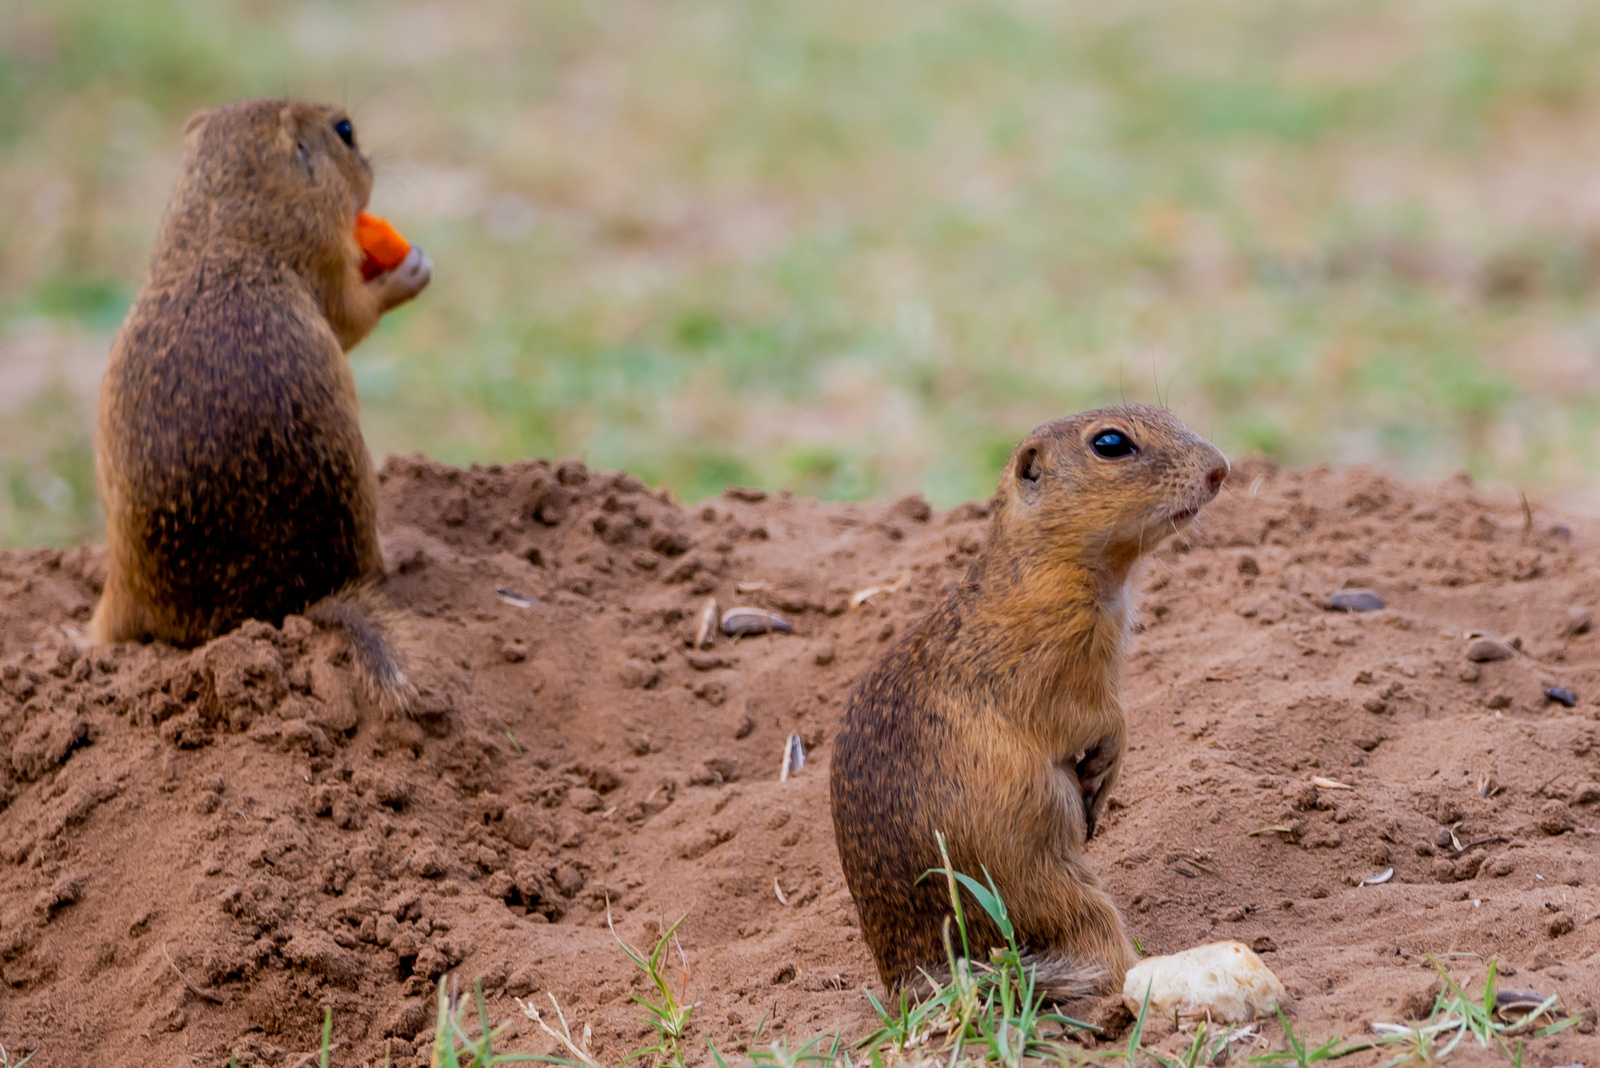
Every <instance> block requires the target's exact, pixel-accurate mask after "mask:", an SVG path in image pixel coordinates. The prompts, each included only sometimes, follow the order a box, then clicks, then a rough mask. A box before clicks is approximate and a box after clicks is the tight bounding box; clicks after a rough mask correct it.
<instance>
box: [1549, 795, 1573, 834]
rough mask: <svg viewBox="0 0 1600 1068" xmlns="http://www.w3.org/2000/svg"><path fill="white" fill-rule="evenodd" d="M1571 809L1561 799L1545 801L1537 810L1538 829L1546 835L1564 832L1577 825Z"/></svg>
mask: <svg viewBox="0 0 1600 1068" xmlns="http://www.w3.org/2000/svg"><path fill="white" fill-rule="evenodd" d="M1577 825H1578V821H1577V820H1576V819H1575V818H1574V817H1573V815H1572V809H1570V808H1568V807H1567V805H1566V803H1565V802H1563V801H1547V802H1545V805H1544V807H1543V808H1541V809H1540V810H1539V829H1540V830H1541V831H1543V832H1544V833H1545V834H1548V835H1552V836H1554V835H1558V834H1566V833H1567V832H1568V831H1571V830H1572V829H1574V828H1575V827H1577Z"/></svg>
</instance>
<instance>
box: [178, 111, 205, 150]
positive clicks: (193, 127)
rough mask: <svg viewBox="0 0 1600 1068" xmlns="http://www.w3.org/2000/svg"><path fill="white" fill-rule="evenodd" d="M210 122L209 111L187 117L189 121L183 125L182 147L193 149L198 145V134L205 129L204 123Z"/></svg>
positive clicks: (198, 112)
mask: <svg viewBox="0 0 1600 1068" xmlns="http://www.w3.org/2000/svg"><path fill="white" fill-rule="evenodd" d="M210 121H211V112H210V111H197V112H195V113H194V114H193V115H190V116H189V121H188V122H186V123H184V124H183V147H184V148H190V149H192V148H194V146H195V145H197V144H199V143H200V134H201V131H203V130H204V129H205V128H206V123H208V122H210Z"/></svg>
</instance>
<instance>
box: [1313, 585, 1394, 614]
mask: <svg viewBox="0 0 1600 1068" xmlns="http://www.w3.org/2000/svg"><path fill="white" fill-rule="evenodd" d="M1327 603H1328V609H1329V611H1333V612H1376V611H1378V610H1379V609H1380V608H1383V607H1384V601H1383V598H1382V597H1379V596H1378V595H1377V594H1375V593H1373V592H1372V591H1371V590H1340V591H1339V592H1337V593H1333V594H1329V595H1328V602H1327Z"/></svg>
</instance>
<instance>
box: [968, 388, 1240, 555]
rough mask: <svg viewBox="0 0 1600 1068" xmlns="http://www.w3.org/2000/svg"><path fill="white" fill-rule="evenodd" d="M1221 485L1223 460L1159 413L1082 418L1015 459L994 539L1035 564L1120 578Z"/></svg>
mask: <svg viewBox="0 0 1600 1068" xmlns="http://www.w3.org/2000/svg"><path fill="white" fill-rule="evenodd" d="M1227 477H1228V460H1227V457H1225V456H1223V455H1222V453H1221V452H1220V451H1219V450H1218V449H1217V447H1216V446H1215V445H1213V444H1211V443H1210V442H1209V441H1207V440H1205V439H1204V438H1202V437H1200V436H1199V435H1198V434H1196V433H1195V432H1194V431H1192V430H1190V429H1189V428H1188V427H1186V426H1184V425H1183V424H1182V423H1180V422H1179V421H1178V420H1177V419H1175V418H1173V416H1172V413H1170V412H1168V411H1167V410H1166V409H1164V408H1155V407H1151V406H1149V405H1143V404H1135V405H1128V406H1126V407H1122V408H1100V409H1096V410H1095V411H1090V412H1081V413H1079V414H1077V415H1072V416H1068V417H1066V418H1064V419H1057V420H1055V421H1054V422H1050V423H1046V424H1045V425H1044V426H1041V427H1039V428H1038V429H1037V430H1035V431H1034V432H1033V433H1031V434H1029V435H1028V436H1027V437H1026V438H1025V439H1024V440H1023V442H1022V444H1020V445H1018V446H1017V447H1016V450H1015V451H1013V452H1012V454H1011V459H1010V460H1008V461H1007V462H1006V467H1005V470H1004V471H1003V472H1002V473H1001V476H1000V490H999V498H998V499H999V507H998V509H997V511H996V516H995V536H996V538H997V539H999V538H1003V539H1005V540H1006V541H1007V542H1009V543H1010V545H1011V548H1012V549H1013V550H1014V551H1016V550H1020V551H1022V552H1024V553H1030V554H1036V555H1037V556H1038V557H1042V558H1044V559H1042V560H1040V562H1045V560H1048V559H1056V560H1060V561H1062V562H1064V563H1069V564H1072V565H1075V566H1081V567H1084V568H1087V569H1089V570H1091V571H1096V572H1109V573H1119V572H1125V571H1126V569H1127V568H1128V567H1130V566H1131V565H1132V564H1133V562H1134V561H1135V560H1137V559H1138V558H1139V556H1140V555H1141V554H1143V553H1145V552H1148V551H1149V550H1151V549H1152V548H1154V547H1155V546H1156V545H1157V544H1158V543H1159V542H1160V541H1161V539H1162V538H1165V537H1166V536H1167V535H1168V534H1171V533H1173V532H1174V531H1176V530H1178V529H1179V528H1180V527H1182V526H1184V525H1185V524H1187V523H1188V522H1189V521H1190V520H1192V519H1193V518H1194V517H1195V516H1196V515H1197V514H1198V513H1199V511H1200V509H1201V508H1203V507H1205V506H1206V505H1207V504H1209V503H1210V502H1211V499H1212V498H1213V497H1215V496H1216V495H1217V491H1218V489H1220V488H1221V486H1222V482H1223V480H1224V479H1226V478H1227Z"/></svg>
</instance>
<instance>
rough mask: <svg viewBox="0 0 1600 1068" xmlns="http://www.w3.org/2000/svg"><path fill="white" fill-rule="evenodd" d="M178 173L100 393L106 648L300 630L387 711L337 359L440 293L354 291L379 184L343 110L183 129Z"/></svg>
mask: <svg viewBox="0 0 1600 1068" xmlns="http://www.w3.org/2000/svg"><path fill="white" fill-rule="evenodd" d="M184 145H185V150H186V151H185V162H184V168H183V173H182V176H181V177H180V178H179V179H178V183H177V187H176V188H175V190H174V191H173V194H172V201H171V203H170V205H169V206H168V208H167V212H166V215H165V217H164V218H163V220H162V224H161V231H160V234H159V236H158V238H157V241H156V248H155V254H154V255H153V257H152V259H151V264H150V274H149V277H148V278H147V279H146V281H145V284H144V287H143V289H142V290H141V291H140V293H139V296H138V299H137V300H136V301H135V302H134V305H133V307H132V309H131V310H130V311H129V312H128V317H127V319H126V320H125V321H124V322H123V324H122V328H121V330H119V331H118V333H117V336H116V340H115V341H114V342H113V344H112V349H111V362H110V366H109V367H108V368H107V371H106V376H105V380H104V381H103V382H102V383H101V386H100V401H99V415H98V428H97V434H96V442H95V467H96V477H97V480H98V482H99V487H100V494H101V500H102V502H103V503H104V506H105V510H106V527H107V530H106V537H107V541H108V543H109V549H110V559H109V563H108V567H107V575H106V584H105V590H104V592H103V594H102V595H101V598H100V604H99V607H98V608H97V609H96V610H95V614H94V618H93V621H92V622H91V626H90V629H91V637H92V638H93V639H94V640H96V641H100V642H114V641H128V640H150V639H159V640H162V641H167V642H171V643H172V644H174V645H182V646H188V645H196V644H199V643H201V642H204V641H207V640H209V639H210V638H213V637H215V636H217V635H219V634H222V633H224V632H226V631H228V630H231V629H232V628H233V627H235V626H237V625H238V624H239V623H241V622H243V621H244V620H247V619H261V620H266V621H268V622H271V623H274V624H278V623H281V622H282V620H283V617H284V616H285V615H287V614H290V613H296V612H307V613H308V614H310V615H312V616H313V617H314V618H318V619H321V620H323V621H326V622H330V623H336V624H339V625H342V626H344V627H345V629H346V630H348V631H349V633H350V637H351V640H352V642H353V644H354V647H355V652H356V660H357V662H358V664H359V665H360V666H361V668H362V671H363V674H364V675H365V676H366V678H367V681H369V682H370V683H372V684H373V685H374V686H375V688H376V690H377V696H378V697H379V699H380V702H381V703H383V704H384V705H385V708H386V710H389V711H395V710H398V709H399V708H403V707H404V705H405V703H406V702H407V700H408V698H409V692H410V687H409V683H407V681H406V678H405V673H404V671H403V670H402V667H401V665H400V663H399V661H398V660H397V659H396V657H395V655H394V651H393V650H392V648H391V646H390V645H389V643H388V642H387V641H386V640H385V639H384V636H383V633H382V629H381V627H379V626H378V625H377V619H376V618H375V616H374V610H373V605H372V602H371V598H370V595H369V591H370V588H371V587H372V585H373V584H374V583H376V582H377V581H379V580H380V579H381V578H382V577H383V557H382V554H381V552H380V549H379V546H378V532H377V512H376V505H375V488H376V479H375V476H374V473H373V469H372V461H371V460H370V459H369V458H368V455H367V450H366V445H365V443H364V442H363V440H362V437H361V427H360V424H359V422H358V419H357V414H356V390H355V382H354V380H353V379H352V378H351V375H350V367H349V365H348V363H347V362H346V360H345V355H344V354H345V350H347V349H349V348H350V347H351V346H353V345H355V344H356V343H357V342H358V341H360V340H361V339H362V338H363V337H365V336H366V335H367V334H368V333H369V332H370V331H371V330H372V328H373V327H374V326H375V325H376V324H377V322H378V317H379V316H380V315H382V314H383V313H384V312H385V311H388V310H389V309H390V308H393V307H395V306H396V305H399V304H402V303H404V302H405V301H407V300H410V299H411V298H412V297H414V296H416V295H417V293H418V292H420V291H421V290H422V288H423V287H424V286H426V285H427V284H428V282H429V281H430V280H431V278H432V276H433V265H432V263H431V262H430V261H429V260H428V257H427V255H426V254H425V253H423V251H422V250H421V249H416V248H414V249H412V250H411V253H410V255H409V256H408V257H407V258H406V260H405V262H403V263H402V264H401V265H400V266H399V267H397V268H395V269H394V270H392V271H389V272H388V273H386V274H382V275H380V276H378V277H377V278H374V279H373V280H372V281H370V282H367V281H363V280H362V276H361V261H362V253H361V250H360V249H359V248H358V247H357V244H356V239H355V220H356V215H357V213H358V212H360V211H361V210H362V209H363V208H364V207H365V206H366V203H367V198H368V195H369V194H370V193H371V191H372V169H371V167H370V165H369V164H368V162H367V159H366V157H365V156H364V155H362V153H361V150H360V149H359V148H358V147H357V145H356V136H355V128H354V126H353V125H352V123H351V121H350V117H349V116H348V115H347V114H346V113H345V112H344V111H343V110H342V109H340V108H336V107H327V106H323V105H318V104H309V103H303V102H299V101H292V100H247V101H241V102H239V103H235V104H230V105H228V106H226V107H221V108H217V109H215V110H212V111H207V112H202V113H200V114H198V115H196V116H194V117H193V118H192V119H190V120H189V123H188V125H187V126H186V127H185V128H184Z"/></svg>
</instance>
